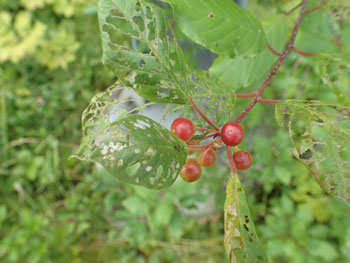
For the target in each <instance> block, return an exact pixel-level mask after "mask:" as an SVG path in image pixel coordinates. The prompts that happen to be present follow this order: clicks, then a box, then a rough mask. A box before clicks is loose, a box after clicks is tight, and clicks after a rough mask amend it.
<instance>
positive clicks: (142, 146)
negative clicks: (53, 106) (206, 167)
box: [73, 83, 187, 189]
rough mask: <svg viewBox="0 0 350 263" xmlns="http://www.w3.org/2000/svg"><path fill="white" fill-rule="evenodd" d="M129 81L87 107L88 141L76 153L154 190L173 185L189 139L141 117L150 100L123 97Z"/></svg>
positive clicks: (82, 158) (86, 135)
mask: <svg viewBox="0 0 350 263" xmlns="http://www.w3.org/2000/svg"><path fill="white" fill-rule="evenodd" d="M123 88H125V87H124V86H123V84H121V83H118V84H117V85H116V86H115V87H112V88H109V89H108V90H106V91H104V92H102V93H99V94H97V95H96V96H95V97H94V98H93V99H92V101H91V103H90V105H89V106H88V108H87V109H86V110H85V111H84V113H83V117H82V122H83V136H84V137H83V142H82V144H81V146H80V148H79V150H78V152H77V153H76V154H74V155H73V157H77V158H79V159H81V160H86V161H92V162H96V163H99V164H101V165H102V166H103V167H104V168H106V170H107V171H109V172H110V173H111V174H112V175H113V176H115V177H117V178H118V179H120V180H122V181H124V182H127V183H131V184H136V185H142V186H145V187H148V188H152V189H161V188H166V187H169V186H171V185H172V184H173V183H174V181H175V180H176V178H177V176H178V174H179V172H180V169H181V167H182V166H183V164H184V163H185V160H186V157H187V147H186V143H185V142H183V141H181V140H180V139H179V138H177V137H176V136H175V135H174V134H172V133H171V132H170V131H169V130H167V129H165V128H164V127H163V126H161V125H160V124H158V123H157V122H155V121H153V120H152V119H150V118H148V117H146V116H143V115H140V114H142V111H143V110H144V108H145V107H147V106H149V105H147V104H140V105H138V104H139V102H137V101H134V100H131V99H128V98H126V99H123V100H116V99H113V98H115V97H117V96H118V97H123V91H124V90H123Z"/></svg>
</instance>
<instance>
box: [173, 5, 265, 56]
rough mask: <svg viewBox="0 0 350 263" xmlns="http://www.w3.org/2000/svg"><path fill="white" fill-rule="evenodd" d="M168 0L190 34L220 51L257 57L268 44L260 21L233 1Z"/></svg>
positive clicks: (177, 18) (177, 17)
mask: <svg viewBox="0 0 350 263" xmlns="http://www.w3.org/2000/svg"><path fill="white" fill-rule="evenodd" d="M167 2H169V3H170V4H171V5H172V7H173V9H174V14H175V19H176V21H177V23H178V25H179V26H180V28H181V30H182V31H183V32H184V33H185V34H186V35H187V37H189V38H190V39H192V40H193V41H195V42H196V43H198V44H200V45H203V46H204V47H206V48H208V49H210V50H212V51H213V52H215V53H217V54H220V55H224V56H228V57H235V56H256V55H257V54H258V53H259V52H260V51H262V50H263V49H264V48H265V47H266V46H267V43H266V37H265V34H264V31H263V29H262V27H261V25H260V23H259V21H258V20H257V19H256V18H255V17H254V16H253V15H251V14H250V13H249V12H248V11H247V10H245V9H243V8H241V7H240V6H238V5H237V4H236V3H234V1H232V0H211V1H208V0H167Z"/></svg>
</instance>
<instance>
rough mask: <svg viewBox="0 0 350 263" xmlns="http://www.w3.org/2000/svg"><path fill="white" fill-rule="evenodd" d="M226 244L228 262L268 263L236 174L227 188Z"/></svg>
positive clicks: (231, 177)
mask: <svg viewBox="0 0 350 263" xmlns="http://www.w3.org/2000/svg"><path fill="white" fill-rule="evenodd" d="M224 242H225V251H226V256H227V262H239V263H265V262H268V261H267V257H266V255H265V252H264V250H263V248H262V246H261V244H260V243H259V239H258V236H257V233H256V229H255V225H254V222H253V218H252V216H251V213H250V210H249V207H248V203H247V199H246V196H245V193H244V190H243V188H242V185H241V182H240V180H239V178H238V175H235V174H231V176H230V179H229V181H228V183H227V187H226V201H225V240H224Z"/></svg>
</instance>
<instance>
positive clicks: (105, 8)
mask: <svg viewBox="0 0 350 263" xmlns="http://www.w3.org/2000/svg"><path fill="white" fill-rule="evenodd" d="M98 15H99V23H100V30H101V38H102V48H103V62H104V64H105V65H106V66H107V67H108V68H109V69H111V70H112V71H113V72H115V74H116V75H117V76H118V78H119V79H120V80H121V81H122V82H123V83H124V85H126V86H128V87H132V88H133V89H134V90H135V91H136V92H138V93H139V94H140V95H141V96H142V97H144V98H146V99H148V100H151V101H154V102H161V103H168V102H171V103H180V104H181V103H185V102H187V100H186V98H185V92H184V90H185V88H186V87H187V86H186V85H184V83H183V81H180V80H182V79H184V75H185V72H186V71H185V65H184V58H183V53H182V50H181V48H180V47H179V46H178V45H177V43H176V42H175V41H171V40H170V39H175V38H174V36H173V34H172V31H171V30H170V28H169V23H168V20H167V17H166V16H165V15H164V14H163V12H162V10H161V9H160V8H159V7H157V6H155V5H152V4H150V3H147V2H144V1H141V0H118V1H113V0H99V8H98ZM130 41H131V42H133V43H134V45H138V47H137V49H136V50H135V48H134V49H132V48H131V47H130V46H131V43H130ZM181 84H182V85H181Z"/></svg>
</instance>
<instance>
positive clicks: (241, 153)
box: [233, 150, 252, 170]
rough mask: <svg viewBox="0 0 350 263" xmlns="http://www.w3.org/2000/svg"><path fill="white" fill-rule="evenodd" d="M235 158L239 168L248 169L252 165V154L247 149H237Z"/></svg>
mask: <svg viewBox="0 0 350 263" xmlns="http://www.w3.org/2000/svg"><path fill="white" fill-rule="evenodd" d="M233 160H234V162H235V165H236V168H237V170H246V169H248V168H249V167H250V166H251V165H252V156H251V155H250V153H249V152H248V151H245V150H237V151H235V153H234V154H233Z"/></svg>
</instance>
